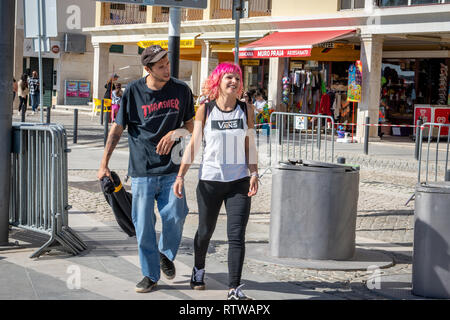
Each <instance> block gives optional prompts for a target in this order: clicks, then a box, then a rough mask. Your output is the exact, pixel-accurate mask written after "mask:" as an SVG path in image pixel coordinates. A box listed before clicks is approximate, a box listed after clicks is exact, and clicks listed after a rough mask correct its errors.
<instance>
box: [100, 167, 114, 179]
mask: <svg viewBox="0 0 450 320" xmlns="http://www.w3.org/2000/svg"><path fill="white" fill-rule="evenodd" d="M103 177H108V178H110V179H112V177H111V171H109V168H108V167H100V169H98V172H97V178H98V180H102V178H103Z"/></svg>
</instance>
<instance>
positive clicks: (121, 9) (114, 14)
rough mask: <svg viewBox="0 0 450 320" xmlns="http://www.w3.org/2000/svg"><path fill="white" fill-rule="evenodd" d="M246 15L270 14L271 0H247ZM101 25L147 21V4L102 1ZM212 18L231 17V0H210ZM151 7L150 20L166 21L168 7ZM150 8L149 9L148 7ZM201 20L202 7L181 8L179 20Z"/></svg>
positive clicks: (167, 18) (167, 19)
mask: <svg viewBox="0 0 450 320" xmlns="http://www.w3.org/2000/svg"><path fill="white" fill-rule="evenodd" d="M244 2H247V6H248V11H249V12H248V17H258V16H270V15H271V11H272V0H247V1H245V0H244ZM102 6H103V10H102V11H103V25H117V24H138V23H147V6H144V5H136V4H124V3H102ZM211 6H212V8H215V9H213V13H212V18H213V19H231V17H232V14H231V13H232V7H233V0H212V1H211ZM149 8H152V9H153V21H152V22H168V21H169V8H168V7H149ZM149 10H150V9H149ZM193 20H203V10H202V9H183V10H182V13H181V21H193Z"/></svg>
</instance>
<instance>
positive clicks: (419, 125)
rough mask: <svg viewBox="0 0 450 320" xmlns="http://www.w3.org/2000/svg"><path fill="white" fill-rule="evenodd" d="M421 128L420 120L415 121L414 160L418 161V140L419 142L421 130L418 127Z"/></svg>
mask: <svg viewBox="0 0 450 320" xmlns="http://www.w3.org/2000/svg"><path fill="white" fill-rule="evenodd" d="M421 126H422V120H420V119H419V120H417V127H416V150H415V152H414V157H415V159H416V160H419V145H420V143H419V140H420V130H422V129H421V128H420V127H421Z"/></svg>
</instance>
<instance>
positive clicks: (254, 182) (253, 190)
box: [248, 176, 258, 197]
mask: <svg viewBox="0 0 450 320" xmlns="http://www.w3.org/2000/svg"><path fill="white" fill-rule="evenodd" d="M257 193H258V177H256V176H252V177H251V178H250V189H249V190H248V196H249V197H253V196H254V195H256V194H257Z"/></svg>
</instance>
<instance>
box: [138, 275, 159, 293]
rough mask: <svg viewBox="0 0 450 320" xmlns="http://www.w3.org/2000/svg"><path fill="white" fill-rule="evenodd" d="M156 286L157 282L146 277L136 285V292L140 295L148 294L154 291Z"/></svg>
mask: <svg viewBox="0 0 450 320" xmlns="http://www.w3.org/2000/svg"><path fill="white" fill-rule="evenodd" d="M155 286H156V282H153V281H152V280H151V279H150V278H149V277H144V279H142V280H141V282H139V283H138V284H137V285H136V288H135V290H136V292H139V293H146V292H150V291H152V289H153V288H154V287H155Z"/></svg>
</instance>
